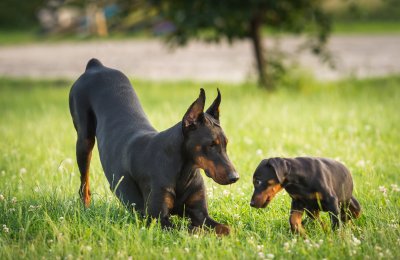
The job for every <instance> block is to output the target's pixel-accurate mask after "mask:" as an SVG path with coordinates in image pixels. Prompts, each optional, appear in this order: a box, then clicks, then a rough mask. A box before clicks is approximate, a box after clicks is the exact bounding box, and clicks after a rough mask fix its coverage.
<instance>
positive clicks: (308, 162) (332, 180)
mask: <svg viewBox="0 0 400 260" xmlns="http://www.w3.org/2000/svg"><path fill="white" fill-rule="evenodd" d="M288 160H290V161H291V170H292V171H295V176H297V177H298V178H299V180H301V181H302V182H304V187H310V192H315V191H319V190H323V191H325V192H330V193H332V195H336V196H337V198H338V199H339V201H341V202H342V201H346V202H348V201H349V200H350V198H351V196H352V192H353V180H352V177H351V173H350V171H349V170H348V169H347V168H346V167H345V166H344V165H343V164H342V163H340V162H338V161H335V160H332V159H328V158H319V157H296V158H293V159H288Z"/></svg>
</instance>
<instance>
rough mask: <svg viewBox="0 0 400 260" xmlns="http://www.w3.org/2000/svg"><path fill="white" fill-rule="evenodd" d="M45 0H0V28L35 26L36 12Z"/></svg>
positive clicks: (36, 22) (36, 23)
mask: <svg viewBox="0 0 400 260" xmlns="http://www.w3.org/2000/svg"><path fill="white" fill-rule="evenodd" d="M45 2H46V0H29V1H22V0H21V1H20V0H19V1H15V0H1V1H0V28H1V29H21V28H31V27H32V26H37V25H38V21H37V18H36V13H37V11H39V9H40V7H42V6H43V4H44V3H45Z"/></svg>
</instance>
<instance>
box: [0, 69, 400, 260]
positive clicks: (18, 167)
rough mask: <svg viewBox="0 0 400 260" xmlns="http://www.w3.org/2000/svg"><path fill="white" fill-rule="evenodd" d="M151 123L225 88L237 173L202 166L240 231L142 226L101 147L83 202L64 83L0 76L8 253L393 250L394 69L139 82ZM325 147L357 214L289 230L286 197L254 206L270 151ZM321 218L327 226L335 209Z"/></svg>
mask: <svg viewBox="0 0 400 260" xmlns="http://www.w3.org/2000/svg"><path fill="white" fill-rule="evenodd" d="M132 83H133V85H134V88H135V90H136V92H137V94H138V96H139V98H140V100H141V102H142V105H143V107H144V110H145V111H146V113H147V115H148V117H149V118H150V121H151V122H152V123H153V124H154V126H155V127H156V128H157V129H159V130H163V129H165V128H168V127H170V126H172V125H173V124H175V123H176V122H178V121H180V120H181V118H182V116H183V114H184V113H185V111H186V109H187V108H188V106H189V105H190V104H191V103H192V102H193V100H195V98H196V97H197V96H198V92H199V88H200V87H204V88H205V90H206V95H207V105H209V104H210V103H211V101H212V100H213V99H214V98H215V96H216V87H219V88H220V90H221V92H222V103H221V124H222V126H223V128H224V130H225V133H226V135H227V137H228V138H229V141H230V142H229V146H228V154H229V156H230V158H231V160H232V162H233V163H234V165H235V166H236V169H237V170H238V172H239V174H240V175H241V179H240V180H239V181H238V182H237V183H235V184H233V185H230V186H220V185H218V184H216V183H214V182H213V181H212V180H211V179H207V177H206V176H205V175H204V179H205V181H206V186H207V194H208V204H209V211H210V215H211V216H212V217H214V218H215V219H216V220H218V221H220V222H222V223H227V224H229V225H230V226H231V228H232V234H231V235H230V236H228V237H222V238H219V237H217V236H216V235H215V234H213V233H210V232H203V233H198V234H189V233H188V230H187V228H186V226H187V224H188V220H187V219H181V218H173V220H174V222H175V223H176V225H177V227H178V228H177V229H176V230H172V231H164V230H162V229H161V228H160V227H159V225H157V224H156V223H153V224H151V225H150V226H149V227H147V226H146V225H145V224H144V222H143V221H142V220H141V219H139V218H136V217H135V215H132V214H131V213H129V212H127V211H126V210H125V208H124V207H123V206H121V205H120V204H119V202H118V200H117V199H116V198H115V196H114V195H113V194H112V192H111V191H110V190H109V188H108V183H107V181H106V178H105V176H104V174H103V172H102V168H101V165H100V162H99V156H98V152H97V148H96V149H95V151H94V153H93V161H92V165H91V174H90V175H91V187H92V188H91V189H92V195H93V197H92V198H93V200H92V204H91V207H90V208H89V209H86V210H85V209H84V208H83V206H82V204H81V202H80V200H79V197H78V187H79V172H78V169H77V166H76V161H75V140H76V133H75V130H74V128H73V125H72V121H71V118H70V115H69V109H68V93H69V88H70V86H71V84H72V82H71V81H67V80H29V79H10V78H1V79H0V141H1V142H0V259H22V258H27V259H41V258H42V259H78V258H81V259H106V258H109V259H226V258H228V259H263V258H267V259H272V258H275V259H309V258H311V259H348V258H354V259H367V258H370V259H378V258H385V259H399V258H400V250H399V247H400V222H399V216H400V177H399V176H400V162H399V154H400V131H399V129H400V109H399V108H400V77H399V76H392V77H386V78H375V79H368V80H356V79H347V80H342V81H336V82H330V83H321V82H315V81H312V82H308V83H304V84H302V85H301V86H300V87H298V88H290V87H286V88H282V89H279V90H278V91H275V92H273V93H268V92H266V91H264V90H261V89H258V88H257V87H256V86H255V85H254V84H252V83H243V84H239V85H228V84H220V83H200V82H150V81H145V80H136V79H135V80H132ZM302 155H310V156H324V157H331V158H335V159H338V160H340V161H342V162H343V163H345V164H346V165H347V166H348V168H349V169H350V170H351V171H352V173H353V178H354V182H355V190H354V194H355V196H356V198H357V199H358V200H359V201H360V203H361V206H362V208H363V212H362V216H361V217H360V218H359V219H357V220H354V221H353V222H352V223H350V224H349V225H346V226H344V227H342V228H341V229H340V230H338V231H336V232H331V231H324V229H323V228H322V227H321V226H320V225H319V224H317V223H312V222H310V223H308V224H307V225H306V230H307V238H301V237H298V236H296V235H293V234H291V232H290V228H289V223H288V217H289V208H290V198H289V196H288V195H287V194H286V193H285V192H281V193H279V194H278V196H277V197H276V198H275V199H274V200H273V201H272V202H271V204H270V205H269V206H268V208H267V209H259V210H257V209H253V208H251V207H250V206H249V201H250V197H251V194H252V192H253V187H252V174H253V171H254V169H255V168H256V166H257V165H258V163H259V161H260V160H261V159H263V158H267V157H275V156H302ZM322 218H323V221H324V222H326V223H327V224H329V219H328V216H327V214H323V215H322Z"/></svg>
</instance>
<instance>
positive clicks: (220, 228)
mask: <svg viewBox="0 0 400 260" xmlns="http://www.w3.org/2000/svg"><path fill="white" fill-rule="evenodd" d="M215 233H216V234H217V235H218V236H227V235H229V234H230V233H231V230H230V228H229V227H228V226H226V225H223V224H218V225H217V226H216V227H215Z"/></svg>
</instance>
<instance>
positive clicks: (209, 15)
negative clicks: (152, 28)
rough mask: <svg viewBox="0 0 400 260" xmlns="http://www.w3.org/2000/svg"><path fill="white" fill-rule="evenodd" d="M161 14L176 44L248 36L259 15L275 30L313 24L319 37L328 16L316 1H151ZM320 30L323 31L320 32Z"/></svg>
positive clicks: (326, 26) (301, 28)
mask: <svg viewBox="0 0 400 260" xmlns="http://www.w3.org/2000/svg"><path fill="white" fill-rule="evenodd" d="M153 2H154V7H155V8H158V9H159V10H160V14H161V16H162V17H165V18H167V19H168V20H170V21H171V22H173V23H174V25H175V26H176V27H177V28H176V31H174V32H172V33H171V35H169V37H170V39H171V40H173V41H175V42H176V43H178V44H184V43H186V42H187V41H188V40H190V39H192V38H199V39H204V40H206V41H219V40H221V39H227V40H228V41H234V40H237V39H243V38H249V37H250V22H251V20H252V19H254V18H255V16H258V15H260V16H261V19H262V23H263V24H265V25H266V26H268V27H271V28H273V29H275V30H279V31H289V32H295V33H300V32H303V31H305V30H306V29H308V28H309V27H310V26H311V25H312V26H315V27H316V28H315V29H317V30H318V31H319V33H320V34H321V37H326V35H325V34H326V33H327V32H329V17H326V16H325V15H324V14H323V11H322V9H321V7H320V5H319V3H318V2H319V1H303V0H302V1H290V0H287V1H286V0H285V1H265V0H252V1H239V0H235V1H229V2H226V1H211V0H208V1H200V0H199V1H184V0H170V1H153ZM323 34H324V35H323Z"/></svg>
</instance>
